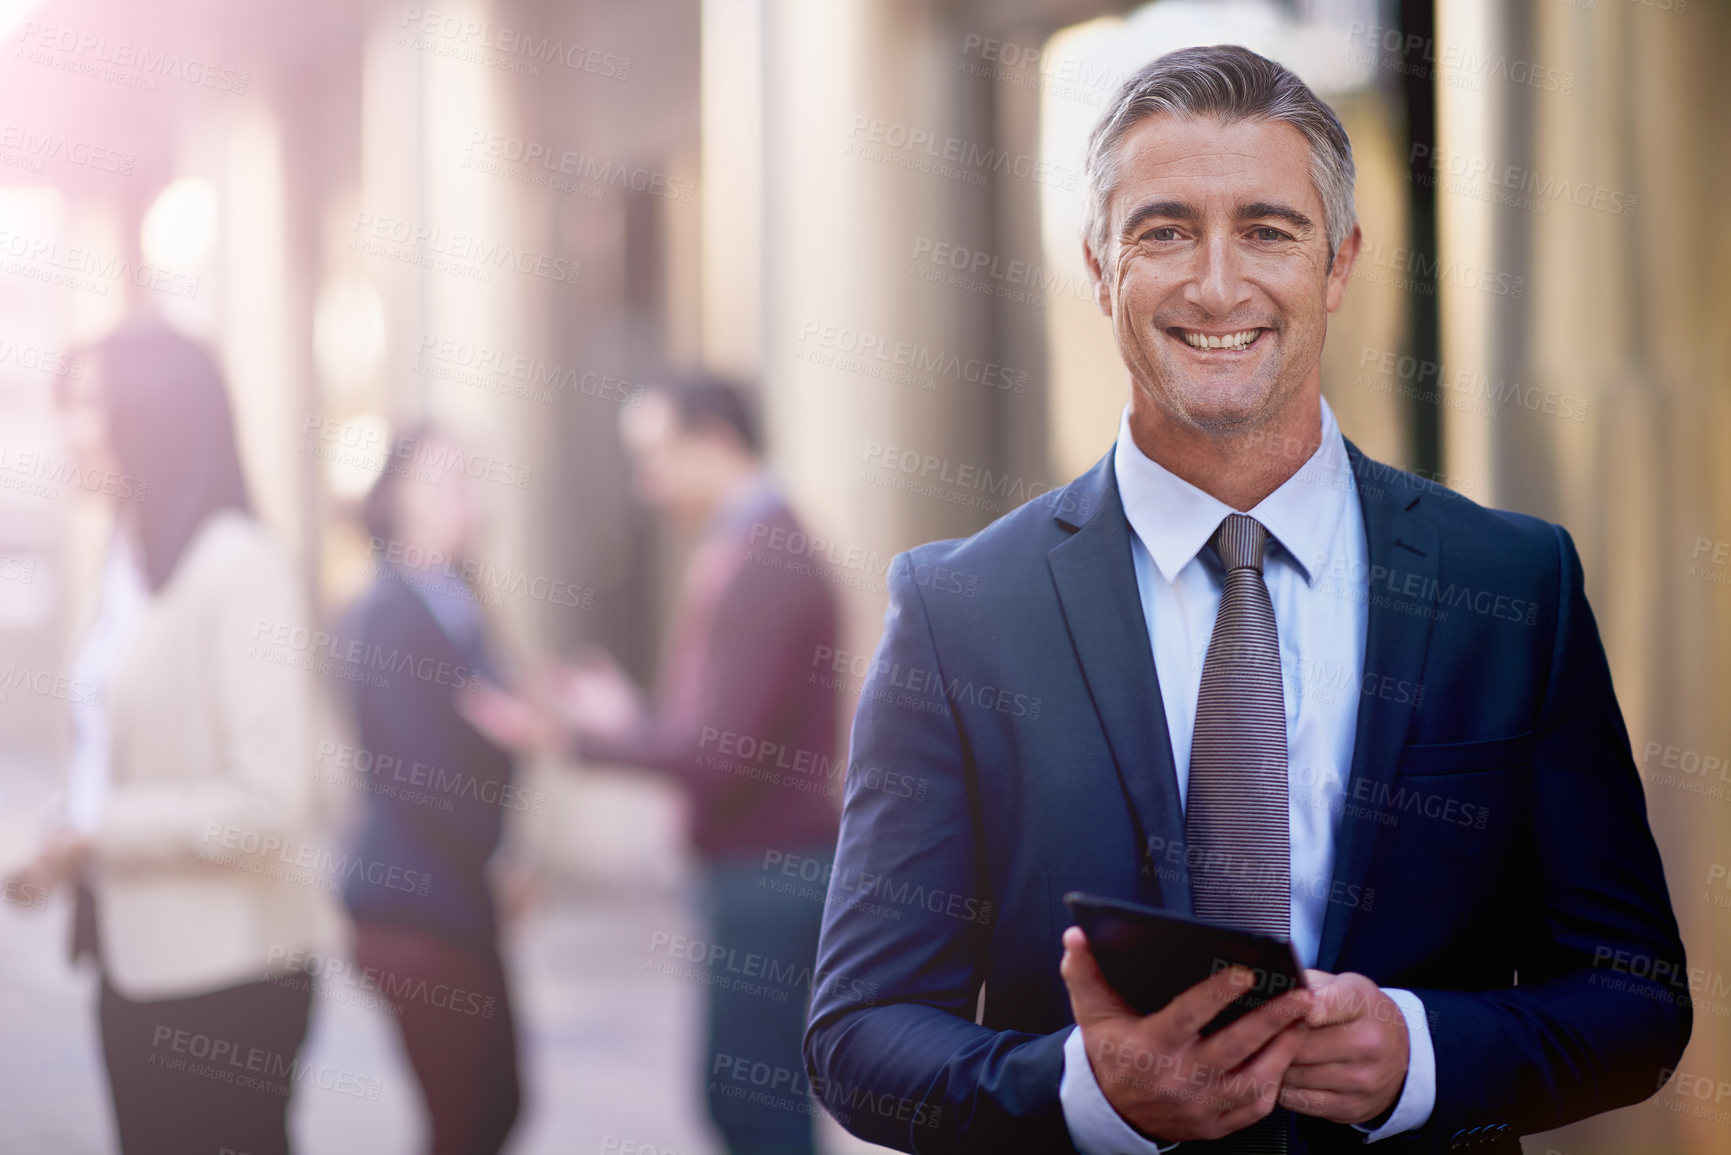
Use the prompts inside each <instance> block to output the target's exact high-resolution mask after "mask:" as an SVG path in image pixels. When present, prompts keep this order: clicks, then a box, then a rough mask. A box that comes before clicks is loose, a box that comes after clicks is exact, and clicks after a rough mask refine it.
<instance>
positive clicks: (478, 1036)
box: [342, 428, 521, 1155]
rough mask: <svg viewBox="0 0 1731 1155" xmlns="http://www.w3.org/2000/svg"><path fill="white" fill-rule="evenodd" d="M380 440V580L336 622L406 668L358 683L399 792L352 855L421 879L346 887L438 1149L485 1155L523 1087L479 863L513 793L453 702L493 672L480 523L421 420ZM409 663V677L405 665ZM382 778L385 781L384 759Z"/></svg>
mask: <svg viewBox="0 0 1731 1155" xmlns="http://www.w3.org/2000/svg"><path fill="white" fill-rule="evenodd" d="M390 444H391V445H392V446H393V447H394V449H395V450H398V451H399V452H394V453H393V454H392V455H391V456H390V457H389V458H387V463H386V468H385V470H384V472H383V473H382V474H381V475H380V476H379V479H378V481H377V482H376V483H375V484H374V486H373V488H372V490H371V491H370V492H369V493H368V495H367V498H366V501H365V504H364V507H363V511H362V512H363V517H364V519H365V521H366V528H367V532H368V534H369V535H370V536H371V539H372V540H371V547H372V549H371V552H372V556H373V559H374V562H375V564H376V567H377V568H376V571H375V576H374V581H373V584H372V587H371V588H370V589H369V590H368V591H367V592H366V593H365V594H364V595H363V596H362V598H361V600H360V602H359V603H358V604H357V605H356V606H355V607H354V609H353V610H352V611H351V613H350V615H349V625H348V627H347V628H346V629H344V630H343V631H342V632H343V635H344V636H345V637H346V638H349V639H351V640H353V641H358V642H359V643H361V645H360V650H361V652H362V653H364V654H369V655H377V656H378V658H379V660H380V661H382V662H384V663H386V664H390V665H393V666H394V667H396V668H397V669H398V670H400V671H401V672H393V673H391V674H389V676H388V677H360V678H357V679H356V680H355V682H354V685H355V687H356V689H355V706H356V722H357V726H358V730H359V736H360V743H361V747H362V749H363V750H365V751H366V756H367V758H368V759H369V761H370V764H371V765H373V766H376V767H384V766H390V767H392V771H391V772H390V775H389V778H388V781H389V783H390V785H391V786H393V787H394V788H393V789H390V790H380V791H374V792H371V793H369V794H368V795H367V803H366V813H365V817H364V819H363V822H362V827H361V832H360V838H359V845H358V846H357V848H356V856H357V857H360V858H362V859H364V860H367V861H378V862H388V863H392V864H395V865H398V866H401V867H402V868H403V869H404V871H405V873H407V872H409V871H414V872H416V875H415V876H416V877H418V878H426V879H428V880H429V882H428V884H427V886H426V887H425V889H424V893H423V892H422V891H421V890H420V889H418V888H417V889H398V888H393V887H380V886H372V885H368V884H366V883H365V882H364V881H363V880H362V879H360V878H359V877H358V876H357V877H355V878H353V879H351V881H350V883H349V884H348V886H347V888H346V889H345V890H344V893H343V898H344V901H345V902H346V903H347V904H348V908H349V912H350V914H351V915H352V916H353V918H354V923H355V961H356V962H357V963H358V964H359V965H360V966H361V967H364V968H369V969H371V970H373V971H376V972H377V973H378V975H379V976H380V984H381V990H382V991H383V993H384V994H385V995H386V997H387V998H389V999H390V1000H391V1002H392V1004H393V1006H394V1008H395V1010H396V1011H397V1023H398V1026H399V1028H400V1030H401V1034H402V1041H403V1048H404V1050H405V1051H406V1052H407V1054H408V1058H409V1063H410V1065H411V1066H412V1067H413V1068H414V1071H415V1075H416V1077H417V1078H418V1079H419V1081H420V1084H421V1090H422V1093H423V1095H424V1096H425V1099H426V1105H427V1110H428V1113H429V1114H430V1116H431V1121H432V1145H431V1150H432V1151H433V1153H434V1155H483V1153H486V1155H491V1153H492V1152H496V1151H498V1150H499V1148H500V1147H501V1146H502V1145H503V1143H504V1141H505V1136H506V1135H507V1134H509V1132H510V1130H511V1126H512V1124H513V1122H514V1121H515V1120H516V1117H517V1111H518V1106H519V1100H520V1092H519V1087H518V1081H517V1041H516V1030H515V1026H514V1024H513V1022H512V1013H511V1000H510V998H509V997H508V992H507V989H506V981H505V971H504V966H503V964H502V962H501V960H500V957H499V946H498V936H499V929H498V922H499V919H498V914H497V909H496V904H495V902H494V896H493V891H492V885H491V882H490V880H489V877H488V863H489V860H490V859H491V858H492V856H493V852H494V850H495V849H496V848H497V847H498V845H499V840H500V835H501V831H502V828H503V821H504V815H505V811H506V809H508V808H513V807H517V806H518V803H519V801H520V799H521V795H519V794H517V793H515V792H514V790H513V789H512V784H511V774H512V763H511V757H510V755H509V754H507V753H506V752H505V751H504V750H503V749H501V748H500V747H498V746H496V745H494V744H493V743H492V742H490V741H488V740H487V739H486V738H484V737H482V735H481V734H480V732H479V731H477V730H475V729H474V728H473V727H472V726H470V725H469V723H468V722H467V721H465V720H464V719H463V718H462V717H461V716H460V715H459V714H458V712H457V707H456V700H455V699H456V696H457V695H460V694H464V693H468V692H471V691H473V690H474V689H476V688H477V687H478V686H479V685H480V684H481V682H482V680H483V679H485V680H488V681H492V680H496V668H495V665H494V661H493V656H492V653H491V651H490V647H489V644H488V639H487V622H486V616H485V614H484V613H483V612H482V610H481V607H480V605H479V604H478V596H477V594H476V592H475V591H474V590H473V589H472V588H471V587H470V586H469V584H468V583H467V582H466V581H465V580H464V574H465V572H466V570H465V563H466V561H467V559H468V558H469V557H470V551H471V544H472V539H473V537H474V527H475V520H476V517H475V501H474V495H473V493H472V492H471V490H470V485H469V479H468V477H467V476H466V475H465V473H464V472H463V470H462V469H461V468H428V467H427V465H426V464H425V463H428V462H444V463H447V465H448V464H449V463H453V462H461V461H462V460H463V458H464V454H463V451H462V449H461V448H460V447H458V446H456V445H455V444H454V443H453V442H452V441H450V440H449V439H448V438H444V437H442V436H440V435H439V434H437V433H436V432H434V431H431V430H429V429H426V428H417V429H414V430H410V431H408V432H407V433H404V434H401V435H399V436H396V437H393V438H392V440H391V443H390ZM405 447H408V448H405ZM410 457H412V458H413V459H414V461H415V462H418V463H421V464H417V465H411V464H410V462H409V461H408V460H407V459H408V458H410ZM408 657H412V658H413V659H414V661H413V663H412V665H413V669H414V671H415V672H414V673H410V672H408V666H407V665H406V664H402V663H401V659H405V658H408ZM378 777H379V779H380V781H379V782H378V783H376V785H384V784H386V782H387V778H386V775H385V773H384V772H383V771H382V770H381V771H379V772H378ZM399 783H400V785H398V784H399ZM435 992H445V993H444V994H442V995H441V994H436V993H435ZM452 992H454V993H452Z"/></svg>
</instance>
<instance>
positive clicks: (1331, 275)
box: [1326, 225, 1364, 313]
mask: <svg viewBox="0 0 1731 1155" xmlns="http://www.w3.org/2000/svg"><path fill="white" fill-rule="evenodd" d="M1363 241H1364V230H1363V229H1361V228H1359V227H1358V226H1357V225H1353V226H1352V232H1350V233H1348V234H1347V235H1346V239H1345V240H1343V241H1341V242H1340V248H1338V249H1336V250H1335V253H1334V265H1333V266H1332V267H1331V268H1330V269H1329V270H1328V297H1327V300H1326V304H1327V305H1328V311H1329V312H1330V313H1332V312H1334V311H1335V310H1336V309H1338V308H1340V305H1341V302H1343V301H1345V300H1346V281H1347V278H1348V277H1350V276H1352V266H1353V262H1355V261H1357V260H1358V249H1359V245H1361V244H1362V243H1363Z"/></svg>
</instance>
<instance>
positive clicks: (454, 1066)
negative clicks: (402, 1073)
mask: <svg viewBox="0 0 1731 1155" xmlns="http://www.w3.org/2000/svg"><path fill="white" fill-rule="evenodd" d="M355 962H356V963H358V964H359V965H360V966H361V967H363V968H367V969H370V970H372V971H375V972H377V974H376V978H377V980H378V983H379V991H380V993H381V994H383V995H384V996H385V997H386V998H387V999H389V1000H390V1003H391V1006H392V1007H393V1008H395V1010H396V1011H397V1028H398V1031H399V1032H400V1035H401V1037H402V1040H403V1050H404V1051H406V1052H407V1053H408V1057H409V1065H410V1066H411V1067H413V1068H414V1070H415V1078H416V1079H417V1080H418V1081H419V1082H420V1084H421V1093H422V1095H423V1096H424V1097H425V1100H426V1104H427V1113H428V1114H429V1115H430V1116H431V1118H432V1147H431V1150H432V1153H433V1155H494V1153H495V1152H497V1151H498V1150H499V1148H500V1147H502V1146H503V1145H504V1143H505V1136H506V1135H508V1134H510V1132H511V1126H512V1124H513V1123H515V1122H516V1120H517V1109H518V1107H519V1105H520V1103H521V1091H520V1088H519V1086H518V1082H517V1033H516V1027H515V1025H514V1024H513V1023H512V1021H511V1002H510V999H509V998H508V996H507V992H506V988H505V970H504V967H503V965H502V964H501V963H500V961H499V956H498V954H497V952H490V953H489V954H487V955H485V956H482V955H479V954H476V953H473V952H471V951H467V950H463V949H461V948H460V947H457V946H455V945H454V944H452V943H449V942H447V941H446V940H444V939H441V938H438V937H436V936H434V935H430V934H428V933H426V932H425V931H420V930H415V929H413V928H411V927H404V926H392V925H389V924H386V923H374V922H360V921H357V922H356V924H355Z"/></svg>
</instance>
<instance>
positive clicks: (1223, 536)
mask: <svg viewBox="0 0 1731 1155" xmlns="http://www.w3.org/2000/svg"><path fill="white" fill-rule="evenodd" d="M1208 544H1209V545H1212V546H1213V547H1214V552H1215V553H1217V554H1219V555H1220V564H1221V565H1224V566H1225V567H1226V572H1227V573H1231V572H1232V571H1233V570H1235V569H1253V570H1255V571H1256V572H1257V573H1261V572H1262V551H1263V548H1264V547H1265V546H1267V544H1268V530H1267V529H1266V528H1265V527H1264V526H1263V524H1262V523H1261V522H1260V521H1257V520H1256V519H1255V518H1254V517H1251V516H1250V515H1249V514H1247V513H1229V514H1227V515H1226V519H1225V520H1224V521H1222V522H1221V523H1220V528H1218V529H1216V530H1215V531H1214V536H1213V537H1211V538H1209V539H1208Z"/></svg>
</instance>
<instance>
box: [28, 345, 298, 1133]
mask: <svg viewBox="0 0 1731 1155" xmlns="http://www.w3.org/2000/svg"><path fill="white" fill-rule="evenodd" d="M88 364H89V366H90V371H89V372H87V373H86V374H84V375H83V376H68V377H64V378H62V379H61V390H62V391H61V393H60V396H59V402H60V414H61V417H62V420H63V427H64V432H65V439H66V445H67V449H68V452H69V454H70V456H71V459H72V464H73V466H75V467H76V469H77V470H78V472H79V475H80V478H81V480H82V482H83V487H84V488H85V489H87V490H89V491H90V492H93V493H97V494H104V495H107V499H108V500H110V501H111V503H112V505H113V512H114V519H113V531H112V535H111V538H110V543H109V547H108V552H107V560H106V563H105V567H104V572H103V577H102V583H101V592H100V595H99V604H98V606H97V608H96V613H95V616H94V619H93V621H92V622H91V623H90V624H89V626H88V628H87V629H85V630H84V632H83V635H82V641H81V643H80V645H79V646H78V649H77V654H76V658H75V661H74V663H73V666H72V670H71V684H72V685H73V686H75V687H77V688H78V693H77V694H75V695H74V696H73V698H72V721H73V724H74V738H73V747H72V762H71V769H70V780H69V790H68V805H67V808H66V812H65V816H64V825H63V826H62V827H61V828H60V829H59V830H57V831H56V832H55V833H54V834H53V835H52V836H51V837H50V838H49V839H48V840H47V842H46V843H45V844H44V846H43V847H42V848H41V850H40V852H39V853H38V855H37V856H36V858H35V859H34V861H33V862H32V863H31V864H30V865H29V866H28V867H26V868H25V869H24V871H23V872H22V875H21V882H22V883H23V884H24V885H29V886H35V887H41V888H44V889H48V888H52V887H54V886H57V885H59V884H61V883H67V882H69V883H73V884H74V885H75V887H76V893H77V902H76V907H75V914H74V936H73V937H74V942H73V955H74V958H75V959H77V958H80V957H83V956H86V955H88V956H91V957H93V958H94V959H95V960H96V965H97V969H98V971H99V973H100V984H101V985H100V990H101V994H100V998H99V1003H98V1018H99V1022H100V1026H101V1033H102V1051H103V1058H104V1060H105V1062H106V1065H107V1069H108V1076H109V1085H110V1090H111V1092H112V1098H113V1105H114V1116H115V1123H116V1127H117V1130H118V1132H119V1136H120V1145H121V1150H122V1151H124V1152H125V1153H126V1155H163V1153H170V1152H172V1153H176V1155H178V1153H182V1152H190V1151H207V1152H213V1153H214V1152H217V1151H219V1150H223V1149H229V1150H236V1151H246V1152H248V1153H249V1155H281V1153H283V1152H286V1151H287V1150H288V1133H287V1129H286V1122H285V1121H286V1115H287V1109H288V1102H289V1095H290V1094H291V1093H292V1090H293V1087H294V1083H295V1074H296V1072H297V1071H298V1068H297V1067H296V1065H295V1062H296V1055H297V1053H298V1051H299V1049H300V1045H301V1041H302V1039H303V1038H304V1036H305V1034H306V1027H307V1016H308V1009H309V1006H310V1002H311V998H312V993H311V987H310V984H309V983H308V982H306V981H300V982H293V981H291V982H283V981H277V980H281V979H282V978H284V977H285V976H284V965H283V964H284V961H285V960H286V959H287V958H289V957H290V956H298V955H299V954H300V953H301V952H304V951H310V950H313V949H315V948H316V947H317V946H318V945H319V944H320V942H321V932H322V931H323V930H324V929H325V928H327V927H328V925H329V924H328V921H327V920H326V918H325V917H324V916H326V915H328V913H329V908H328V905H327V904H326V901H325V899H324V894H323V892H322V891H320V890H318V889H317V888H315V887H310V886H306V885H296V884H295V883H293V882H291V881H286V880H283V879H281V878H279V877H274V876H273V869H272V856H271V855H269V854H267V853H265V852H264V851H263V849H262V848H264V847H284V846H299V845H303V844H304V840H305V838H306V837H307V835H308V833H309V829H310V824H311V817H312V810H313V794H312V778H311V775H310V773H309V765H310V760H309V755H310V749H309V737H310V733H311V717H310V711H311V709H312V695H311V688H310V686H309V675H308V674H307V673H306V672H305V670H303V669H301V668H298V667H297V666H296V665H295V664H294V663H293V662H292V661H283V660H279V659H281V658H282V657H284V656H287V657H292V654H289V655H284V654H281V653H276V654H275V655H274V656H269V655H268V654H267V652H266V650H265V647H264V645H263V643H265V642H268V641H269V640H270V638H272V637H281V638H292V637H293V636H295V634H296V632H297V631H300V630H302V629H303V627H304V626H305V624H306V623H307V621H308V617H307V612H306V608H307V607H306V604H305V601H304V599H303V596H302V592H301V589H300V583H299V581H298V579H297V575H296V574H295V572H294V569H293V567H292V566H291V564H290V562H289V560H288V558H287V557H286V556H285V555H284V553H283V551H282V550H281V549H279V548H278V547H277V545H276V543H275V542H273V541H272V540H271V538H270V536H269V535H268V534H267V533H266V532H265V531H264V529H263V528H262V527H261V526H260V525H259V523H258V521H257V520H256V519H255V518H254V516H253V514H252V511H251V506H250V503H249V501H248V499H247V487H246V482H245V480H244V477H243V475H242V470H241V464H240V458H239V455H238V453H237V451H236V448H235V439H234V429H233V421H232V417H231V413H230V408H229V401H228V395H227V391H226V389H225V387H224V384H223V381H222V377H221V374H220V372H219V371H218V369H217V366H216V364H215V363H214V362H213V361H212V360H211V358H210V356H209V355H208V354H207V353H206V352H205V351H204V350H203V349H202V348H200V347H199V346H197V345H195V344H193V343H192V342H191V341H189V340H187V339H186V338H184V337H181V336H179V335H177V334H175V333H173V332H172V331H170V330H168V329H166V328H162V327H160V326H157V325H154V324H144V323H136V324H132V325H129V326H127V327H124V328H123V329H121V330H119V331H118V332H116V333H115V334H114V335H113V336H111V337H109V338H108V339H106V340H105V341H103V342H102V343H101V344H99V345H97V346H96V347H95V349H94V350H93V352H92V355H91V357H90V358H89V359H88ZM303 636H304V635H303ZM295 977H297V978H298V977H299V976H295ZM223 1055H228V1056H244V1057H246V1062H245V1064H244V1065H243V1066H241V1067H239V1068H238V1069H237V1068H235V1067H234V1065H233V1064H232V1062H231V1063H228V1064H225V1063H224V1062H223V1061H222V1059H221V1058H220V1056H223ZM237 1073H239V1074H245V1075H251V1076H255V1077H254V1078H250V1079H237V1078H234V1076H235V1075H236V1074H237Z"/></svg>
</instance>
